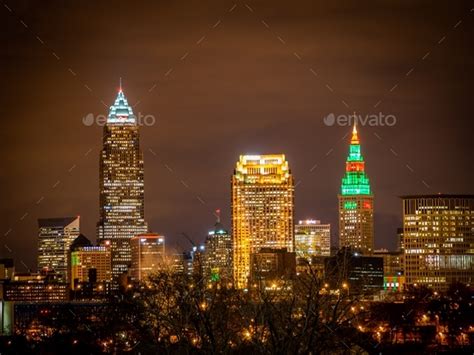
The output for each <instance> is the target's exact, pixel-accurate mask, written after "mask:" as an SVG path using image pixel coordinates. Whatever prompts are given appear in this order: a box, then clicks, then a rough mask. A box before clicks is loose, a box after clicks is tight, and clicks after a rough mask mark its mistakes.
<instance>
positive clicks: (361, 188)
mask: <svg viewBox="0 0 474 355" xmlns="http://www.w3.org/2000/svg"><path fill="white" fill-rule="evenodd" d="M339 247H340V248H342V247H349V248H352V249H353V250H355V251H357V252H359V253H362V254H364V255H371V254H372V253H373V252H374V195H373V193H372V190H371V187H370V182H369V178H368V176H367V174H366V172H365V162H364V158H363V156H362V154H361V149H360V142H359V137H358V135H357V129H356V125H355V124H354V129H353V131H352V139H351V144H350V147H349V156H348V157H347V161H346V173H345V175H344V177H343V178H342V184H341V192H340V194H339Z"/></svg>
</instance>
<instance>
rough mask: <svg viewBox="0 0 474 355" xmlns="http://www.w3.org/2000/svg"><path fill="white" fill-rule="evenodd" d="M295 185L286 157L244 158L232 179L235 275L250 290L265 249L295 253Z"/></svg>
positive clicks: (237, 281)
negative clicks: (254, 260)
mask: <svg viewBox="0 0 474 355" xmlns="http://www.w3.org/2000/svg"><path fill="white" fill-rule="evenodd" d="M293 215H294V183H293V176H292V174H291V171H290V168H289V166H288V161H287V160H286V158H285V155H283V154H273V155H241V156H240V159H239V161H238V162H237V164H236V167H235V170H234V175H233V176H232V238H233V269H234V270H233V274H234V284H235V287H236V288H238V289H244V288H247V286H248V282H249V276H250V269H251V260H250V257H251V255H252V254H255V253H258V252H259V250H260V249H261V248H271V249H286V250H287V251H288V252H293V251H294V243H295V238H294V220H293Z"/></svg>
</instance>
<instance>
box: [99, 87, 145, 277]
mask: <svg viewBox="0 0 474 355" xmlns="http://www.w3.org/2000/svg"><path fill="white" fill-rule="evenodd" d="M99 184H100V220H99V222H98V224H97V232H98V238H99V241H101V242H100V243H101V244H102V241H104V240H109V241H110V244H111V252H112V277H113V280H115V281H116V280H117V279H118V277H119V276H120V275H121V274H122V273H124V272H126V271H127V269H128V267H129V266H130V264H131V261H132V253H131V248H130V239H131V238H132V237H134V236H136V235H138V234H144V233H146V232H147V230H148V228H147V224H146V222H145V207H144V168H143V155H142V152H141V150H140V135H139V127H138V124H137V119H136V116H135V115H134V114H133V111H132V108H131V107H130V106H129V104H128V102H127V99H126V97H125V95H124V93H123V91H122V89H120V91H119V92H118V95H117V98H116V99H115V102H114V104H113V105H112V106H111V107H110V112H109V115H108V117H107V123H106V125H105V126H104V136H103V149H102V152H101V155H100V181H99Z"/></svg>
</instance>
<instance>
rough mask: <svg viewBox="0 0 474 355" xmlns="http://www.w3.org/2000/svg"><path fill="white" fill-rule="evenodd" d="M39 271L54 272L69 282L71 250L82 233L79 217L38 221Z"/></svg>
mask: <svg viewBox="0 0 474 355" xmlns="http://www.w3.org/2000/svg"><path fill="white" fill-rule="evenodd" d="M38 227H39V233H38V270H39V271H41V270H43V269H44V270H54V271H55V272H56V273H57V274H58V275H60V276H61V277H63V278H64V280H65V281H67V277H68V256H69V249H70V247H71V244H72V242H73V241H74V239H76V238H77V236H78V235H79V232H80V218H79V217H65V218H45V219H39V220H38Z"/></svg>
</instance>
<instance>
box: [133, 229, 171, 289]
mask: <svg viewBox="0 0 474 355" xmlns="http://www.w3.org/2000/svg"><path fill="white" fill-rule="evenodd" d="M131 247H132V267H131V276H132V279H133V280H135V281H144V280H146V278H147V277H148V276H150V275H152V274H153V273H156V272H158V271H160V270H162V269H163V268H164V267H165V237H163V236H162V235H158V234H155V233H147V234H140V235H137V236H135V237H133V238H132V240H131Z"/></svg>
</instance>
